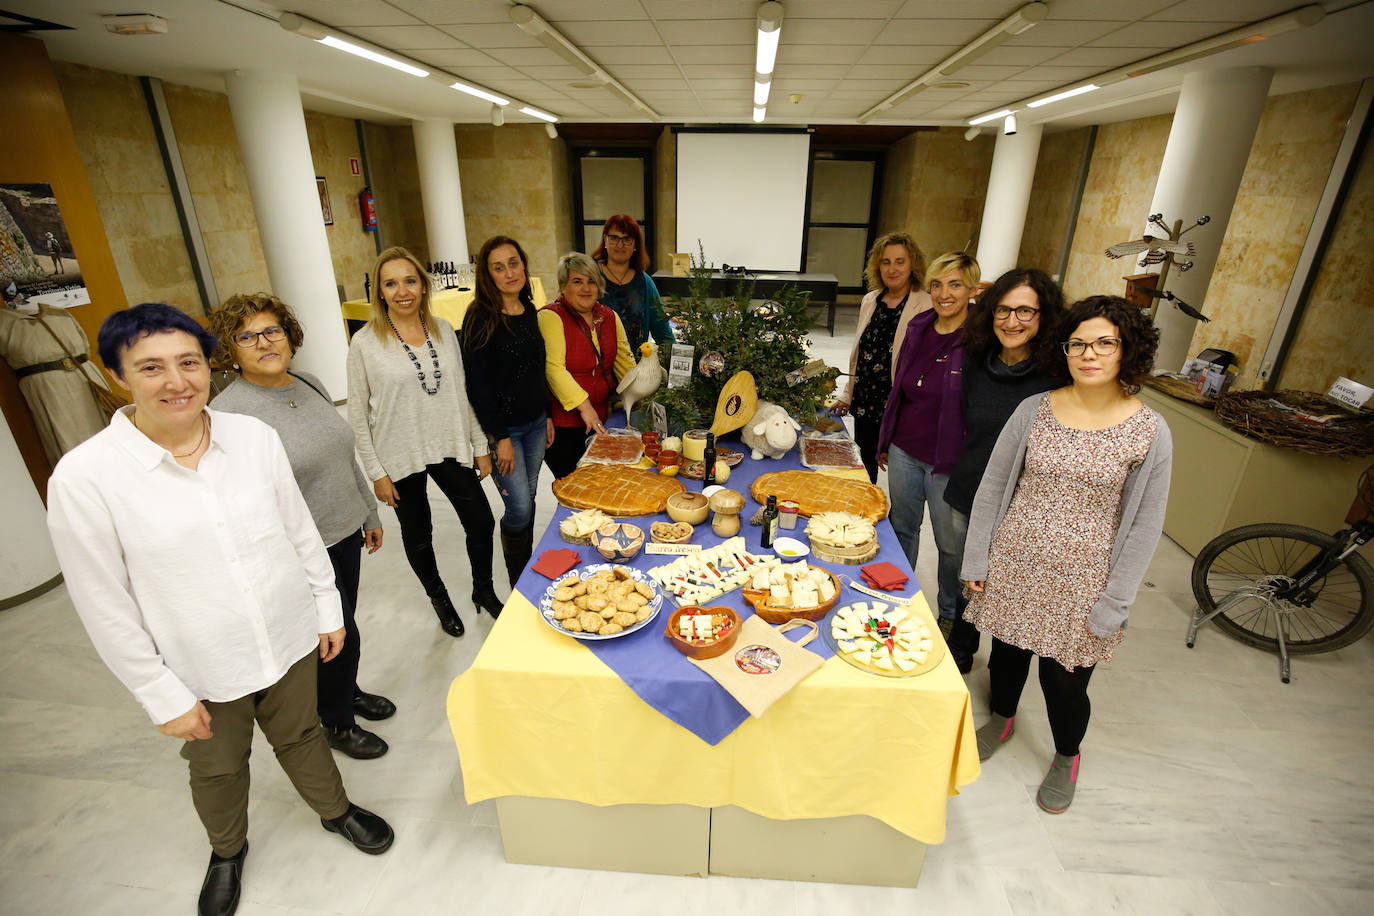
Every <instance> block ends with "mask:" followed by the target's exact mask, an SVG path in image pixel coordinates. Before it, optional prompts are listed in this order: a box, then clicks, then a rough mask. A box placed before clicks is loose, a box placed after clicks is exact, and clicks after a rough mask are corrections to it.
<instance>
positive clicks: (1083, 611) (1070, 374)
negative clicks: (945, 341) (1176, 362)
mask: <svg viewBox="0 0 1374 916" xmlns="http://www.w3.org/2000/svg"><path fill="white" fill-rule="evenodd" d="M1059 333H1060V337H1061V340H1063V344H1062V349H1063V352H1064V354H1065V360H1064V361H1063V362H1061V363H1059V364H1057V365H1056V367H1055V369H1056V371H1057V372H1058V374H1059V375H1060V377H1061V378H1066V379H1067V380H1068V381H1069V384H1068V385H1066V386H1065V387H1062V388H1058V389H1056V390H1054V391H1051V392H1048V393H1046V394H1042V395H1036V396H1034V397H1030V398H1027V399H1026V400H1025V401H1024V402H1022V404H1021V406H1020V407H1018V408H1017V409H1016V412H1015V413H1013V414H1012V416H1011V419H1010V420H1008V421H1007V425H1006V427H1005V428H1004V429H1003V430H1002V434H1001V436H1000V437H999V438H998V440H997V445H996V447H995V448H994V449H993V453H992V458H991V460H990V461H989V463H988V468H987V472H986V473H985V474H984V475H983V482H982V484H981V485H980V486H979V488H978V495H977V497H976V498H975V500H974V503H973V514H972V516H971V517H970V519H969V530H968V540H967V541H966V543H965V547H964V564H963V569H962V572H961V576H962V578H963V579H964V580H965V582H966V583H967V587H968V592H969V595H970V601H969V605H968V608H967V609H966V610H965V612H964V616H965V618H966V619H967V620H969V621H970V622H972V623H973V624H974V625H975V626H976V627H978V629H979V630H981V631H982V632H984V633H986V634H988V635H989V636H991V637H992V651H991V654H990V657H989V659H988V673H989V675H990V677H991V698H990V701H989V706H990V708H991V711H992V718H991V719H990V720H989V721H988V722H987V724H985V725H984V726H983V727H982V728H980V729H979V730H978V756H979V758H980V759H983V760H986V759H988V758H989V757H991V756H992V754H993V753H994V752H996V750H997V748H998V747H1000V746H1001V745H1002V744H1003V743H1005V742H1006V741H1007V740H1008V739H1010V738H1011V736H1012V734H1013V732H1014V731H1015V719H1016V706H1017V702H1018V701H1019V699H1020V697H1021V690H1022V688H1023V687H1024V686H1025V683H1026V678H1027V676H1028V675H1029V673H1030V662H1031V656H1032V655H1038V656H1040V665H1039V674H1040V687H1041V689H1042V690H1043V691H1044V694H1045V707H1046V712H1047V713H1048V716H1049V723H1050V731H1051V733H1052V734H1053V736H1054V747H1055V755H1054V760H1053V761H1052V762H1051V764H1050V769H1049V772H1048V773H1047V774H1046V776H1045V779H1044V781H1043V782H1042V783H1041V784H1040V791H1039V792H1038V793H1037V795H1036V802H1037V803H1038V804H1039V805H1040V807H1041V808H1043V809H1044V810H1045V811H1048V812H1050V813H1051V814H1059V813H1061V812H1063V811H1065V810H1067V809H1068V807H1069V805H1070V803H1072V801H1073V794H1074V787H1075V785H1076V784H1077V780H1078V770H1079V762H1080V755H1079V743H1080V742H1081V741H1082V739H1083V736H1084V734H1085V733H1086V732H1087V728H1088V716H1089V712H1090V708H1091V707H1090V704H1089V701H1088V680H1089V679H1090V678H1091V677H1092V673H1093V668H1094V666H1095V665H1096V664H1097V663H1098V662H1099V661H1103V660H1106V659H1110V658H1111V656H1112V651H1113V650H1114V649H1115V648H1116V647H1117V646H1118V645H1120V643H1121V640H1122V639H1123V638H1124V637H1125V635H1126V634H1125V625H1126V616H1127V613H1128V608H1129V606H1130V604H1131V602H1132V601H1134V600H1135V595H1136V589H1137V588H1138V587H1139V585H1140V580H1141V578H1142V577H1143V576H1144V575H1145V570H1146V568H1147V567H1148V566H1149V564H1150V558H1151V557H1152V556H1153V555H1154V549H1155V545H1156V544H1157V543H1158V542H1159V535H1160V531H1161V529H1162V527H1163V524H1164V508H1165V505H1166V503H1167V501H1168V497H1169V470H1170V462H1171V458H1172V454H1173V443H1172V439H1171V438H1170V435H1169V427H1168V426H1167V425H1166V424H1165V422H1164V420H1163V418H1162V417H1160V416H1159V414H1157V413H1155V412H1154V411H1153V410H1151V409H1150V408H1148V407H1146V406H1145V405H1144V404H1142V403H1141V402H1140V400H1139V399H1137V398H1136V397H1135V394H1134V393H1135V391H1137V390H1138V386H1139V385H1140V382H1141V381H1142V380H1143V379H1144V378H1145V377H1146V376H1147V375H1148V374H1149V371H1150V367H1151V365H1152V364H1153V361H1154V353H1155V347H1156V345H1157V343H1158V340H1159V332H1158V331H1156V330H1155V329H1154V328H1152V327H1151V326H1150V324H1149V321H1148V320H1147V319H1146V318H1145V316H1144V315H1143V314H1142V313H1141V311H1140V310H1139V309H1138V308H1136V307H1135V306H1133V305H1131V304H1130V303H1129V302H1127V301H1126V300H1125V299H1121V298H1119V297H1116V296H1093V297H1090V298H1088V299H1084V300H1082V301H1081V302H1078V303H1076V304H1075V305H1074V306H1073V307H1072V308H1070V309H1069V311H1068V313H1067V314H1066V315H1065V316H1064V320H1063V322H1062V323H1061V324H1060V326H1059Z"/></svg>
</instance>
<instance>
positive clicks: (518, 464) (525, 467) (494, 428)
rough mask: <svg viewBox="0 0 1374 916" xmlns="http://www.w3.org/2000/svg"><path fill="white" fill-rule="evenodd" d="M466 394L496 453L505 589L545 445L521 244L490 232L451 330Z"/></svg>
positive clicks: (522, 544)
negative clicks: (456, 330)
mask: <svg viewBox="0 0 1374 916" xmlns="http://www.w3.org/2000/svg"><path fill="white" fill-rule="evenodd" d="M458 341H459V343H460V344H461V345H462V348H463V367H464V369H465V371H466V372H467V389H468V399H469V400H471V401H472V406H473V409H474V410H476V411H477V419H478V421H480V422H481V424H482V429H483V430H485V431H486V434H487V439H488V440H489V441H490V442H491V444H492V448H493V451H494V453H495V455H496V466H495V468H494V469H493V470H492V477H493V478H495V480H496V489H497V491H498V492H500V494H501V499H502V500H503V501H504V502H505V504H506V512H505V514H504V515H502V516H501V551H502V553H503V554H504V555H505V559H506V575H507V577H508V578H509V579H510V585H511V588H515V580H517V579H519V578H520V573H521V572H523V571H524V569H525V564H526V563H528V562H529V559H530V554H531V553H532V552H533V550H534V499H535V494H536V493H537V492H538V490H539V468H540V466H541V465H542V464H543V463H544V450H545V449H546V448H548V447H549V446H550V445H552V444H553V420H552V419H550V418H549V388H548V385H547V383H545V381H544V338H543V337H542V336H541V335H540V333H539V318H538V316H537V315H536V314H535V308H534V291H533V290H532V289H531V288H530V280H529V270H528V262H527V260H526V258H525V249H523V248H521V247H520V243H519V242H517V241H516V240H515V239H513V238H509V237H507V236H504V235H497V236H493V237H491V238H489V239H487V240H486V242H485V243H483V245H482V249H481V251H479V252H478V253H477V293H476V295H475V296H474V298H473V300H472V304H471V305H470V306H468V310H467V312H466V313H465V314H464V316H463V330H462V332H461V333H460V334H459V335H458Z"/></svg>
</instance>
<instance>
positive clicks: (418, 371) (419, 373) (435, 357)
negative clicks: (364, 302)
mask: <svg viewBox="0 0 1374 916" xmlns="http://www.w3.org/2000/svg"><path fill="white" fill-rule="evenodd" d="M386 323H387V324H389V325H391V333H393V334H395V335H396V339H397V340H399V341H400V342H401V346H402V347H404V348H405V351H406V356H409V357H410V361H411V362H412V363H414V364H415V375H416V377H417V378H419V380H420V387H421V388H423V389H424V390H425V394H428V395H436V394H438V393H439V385H440V384H441V383H442V382H441V380H442V379H443V377H444V373H443V372H441V371H439V354H438V353H437V352H435V349H434V341H432V340H430V339H429V325H427V324H425V319H424V318H423V317H421V319H420V328H421V330H423V331H424V332H425V344H426V345H427V346H428V347H429V358H430V361H431V362H433V363H434V388H433V389H431V388H430V387H429V385H427V384H425V370H424V369H422V368H420V358H419V357H418V356H416V355H415V351H413V350H411V349H410V344H408V343H406V339H405V338H404V337H402V336H401V332H400V331H398V330H396V323H395V322H393V321H392V320H391V316H390V315H387V316H386Z"/></svg>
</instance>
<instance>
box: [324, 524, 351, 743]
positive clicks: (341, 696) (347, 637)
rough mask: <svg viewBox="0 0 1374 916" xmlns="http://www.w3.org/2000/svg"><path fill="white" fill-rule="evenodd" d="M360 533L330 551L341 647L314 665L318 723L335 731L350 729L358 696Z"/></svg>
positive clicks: (334, 546) (349, 537) (347, 538)
mask: <svg viewBox="0 0 1374 916" xmlns="http://www.w3.org/2000/svg"><path fill="white" fill-rule="evenodd" d="M362 558H363V533H362V531H355V532H354V533H352V534H350V535H349V536H348V537H346V538H344V539H343V540H342V541H340V542H339V543H337V544H335V545H333V546H332V547H330V548H329V562H330V563H332V564H334V585H335V587H336V588H338V590H339V599H340V602H341V603H342V604H343V618H344V644H343V649H341V650H340V651H339V654H338V655H336V656H334V658H333V659H332V660H331V661H327V662H323V661H322V662H318V663H317V664H316V666H315V667H316V677H315V689H316V692H317V693H318V694H319V696H318V698H317V702H318V703H319V711H320V721H321V722H323V723H324V724H325V725H329V726H332V727H334V728H352V727H353V726H354V725H355V724H357V719H355V718H354V717H353V697H354V696H356V695H357V693H358V659H359V658H361V657H362V642H361V640H360V638H359V636H358V621H357V612H358V578H359V574H360V573H361V571H362Z"/></svg>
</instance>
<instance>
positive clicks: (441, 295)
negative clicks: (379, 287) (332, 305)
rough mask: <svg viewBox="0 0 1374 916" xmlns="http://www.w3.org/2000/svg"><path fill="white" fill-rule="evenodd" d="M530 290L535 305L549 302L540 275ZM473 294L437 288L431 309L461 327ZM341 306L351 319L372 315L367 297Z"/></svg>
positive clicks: (454, 325) (359, 319)
mask: <svg viewBox="0 0 1374 916" xmlns="http://www.w3.org/2000/svg"><path fill="white" fill-rule="evenodd" d="M530 291H531V292H533V293H534V307H535V308H542V307H543V306H544V305H545V304H546V302H547V300H546V299H545V298H544V282H543V281H542V280H540V279H539V278H538V277H530ZM472 295H473V293H472V290H470V289H436V290H434V292H433V293H432V294H431V295H430V297H429V308H430V311H432V312H433V313H434V314H435V315H438V316H439V317H440V318H442V319H444V320H445V321H447V322H448V323H449V324H451V325H453V327H454V329H457V328H460V327H462V326H463V315H464V314H465V313H466V312H467V310H468V305H469V304H470V303H471V302H472ZM340 308H341V309H342V310H343V316H344V318H346V319H347V320H349V321H367V320H368V319H369V318H371V317H372V311H371V306H369V305H368V303H367V300H366V299H349V300H348V301H346V302H344V303H343V305H341V306H340Z"/></svg>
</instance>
